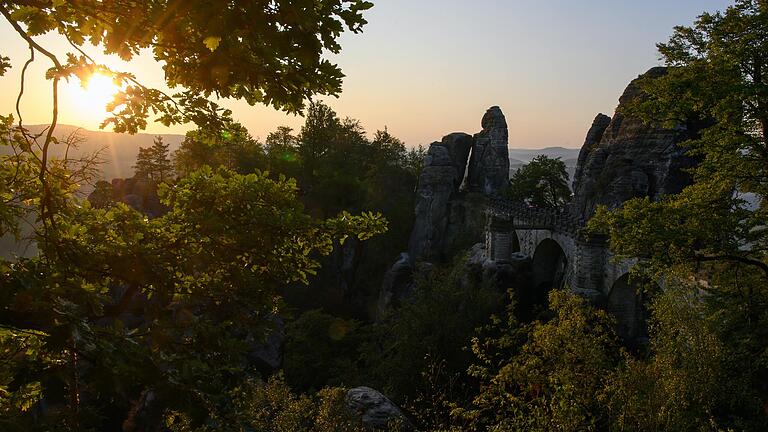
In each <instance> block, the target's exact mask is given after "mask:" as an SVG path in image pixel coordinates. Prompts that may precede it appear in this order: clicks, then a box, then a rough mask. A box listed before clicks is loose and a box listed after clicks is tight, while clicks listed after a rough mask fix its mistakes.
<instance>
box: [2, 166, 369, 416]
mask: <svg viewBox="0 0 768 432" xmlns="http://www.w3.org/2000/svg"><path fill="white" fill-rule="evenodd" d="M296 192H297V189H296V184H295V182H293V181H289V180H281V181H273V180H270V179H269V178H268V177H267V176H266V175H264V174H249V175H239V174H236V173H234V172H232V171H229V170H225V169H220V170H217V171H213V170H211V169H210V168H205V169H202V170H200V171H198V172H195V173H192V174H190V175H188V176H186V177H184V178H182V179H181V180H180V181H179V182H178V183H177V184H175V185H174V186H173V187H172V188H171V187H168V186H167V185H162V186H161V192H160V194H161V198H162V202H163V204H164V205H166V206H168V207H169V209H170V210H169V212H168V213H167V214H165V215H163V216H161V217H157V218H154V219H151V220H148V219H146V218H145V217H144V216H143V215H141V214H139V213H137V212H135V211H134V210H131V209H129V208H128V207H126V206H125V205H122V204H118V205H115V206H112V207H110V208H108V209H104V210H99V209H94V208H91V207H89V206H81V207H77V206H73V207H72V208H71V210H70V212H71V213H69V214H61V215H60V216H59V217H58V218H57V227H58V229H57V230H55V231H54V234H55V235H56V238H55V241H52V242H51V243H49V244H44V245H42V246H43V247H44V249H43V250H42V256H41V257H38V258H34V259H30V260H23V261H20V262H18V263H16V264H15V265H14V266H13V267H12V269H11V268H9V267H4V269H5V271H4V272H2V273H0V286H1V287H2V288H3V289H2V291H0V304H2V307H3V314H2V315H1V316H0V352H5V353H12V352H21V353H22V354H20V355H18V356H16V357H14V358H13V360H12V361H10V362H6V363H3V364H2V365H0V379H3V381H2V382H0V386H3V388H4V389H9V390H10V394H11V396H12V397H11V398H10V399H8V398H6V397H3V399H2V400H1V401H0V403H2V408H3V411H2V414H1V416H0V422H4V423H6V424H9V425H13V426H15V427H18V428H19V429H23V430H32V428H33V426H34V427H37V428H40V429H41V430H46V429H47V428H52V427H54V426H55V425H64V426H63V429H65V430H104V429H112V428H114V425H115V424H118V425H119V424H120V423H124V424H129V423H130V424H132V425H134V426H132V427H131V428H128V429H126V430H143V429H142V428H147V429H154V428H155V427H156V426H157V425H158V424H160V423H162V422H163V421H164V418H165V416H166V414H167V413H168V412H169V411H168V410H170V411H173V412H180V413H183V414H184V415H185V416H187V417H189V418H191V419H192V422H193V424H199V423H200V422H201V421H202V420H204V419H205V418H207V416H209V415H214V414H215V413H217V412H219V411H220V410H225V408H226V406H227V405H228V404H229V403H230V401H229V400H228V398H227V394H228V393H229V392H230V391H232V390H233V389H234V388H235V387H236V386H238V385H240V384H241V383H242V382H243V380H244V379H247V377H249V376H252V375H253V374H254V372H253V370H252V369H251V368H249V366H248V365H249V361H248V355H249V354H248V350H247V349H246V348H247V346H248V344H244V343H243V341H244V340H246V341H248V340H253V341H259V340H260V338H262V337H263V335H264V331H265V330H266V328H267V327H266V326H267V323H268V322H267V320H265V317H266V316H269V315H270V314H272V313H274V311H275V310H276V309H278V308H279V307H280V305H281V301H280V298H279V295H278V292H279V291H280V290H281V289H282V287H284V286H286V285H289V284H295V283H307V282H308V278H309V277H310V276H311V275H312V274H314V273H315V272H316V271H317V268H318V266H319V263H318V261H317V258H316V257H320V256H323V255H326V254H328V253H329V252H330V251H331V249H332V245H333V243H334V240H335V239H338V238H342V237H346V236H354V237H357V238H359V239H361V240H364V239H367V238H369V237H370V236H371V235H374V234H376V233H380V232H382V231H383V230H384V223H383V221H382V220H381V218H380V217H379V216H377V215H373V214H368V213H366V214H363V215H361V216H353V215H350V214H348V213H344V214H341V215H340V216H339V217H338V218H334V219H329V220H325V221H320V220H314V219H312V218H311V217H309V216H307V215H305V214H304V213H303V207H302V205H301V204H300V203H299V202H298V200H297V199H296ZM47 245H50V246H47ZM46 246H47V247H46ZM48 248H50V249H48ZM6 391H7V390H6ZM4 394H7V393H4ZM40 401H44V402H45V403H44V405H45V406H46V407H48V408H47V409H42V408H41V411H40V410H39V411H36V413H35V414H34V415H33V413H32V412H30V411H29V407H30V406H32V405H33V404H35V403H38V402H40ZM0 424H2V423H0ZM4 429H5V428H4Z"/></svg>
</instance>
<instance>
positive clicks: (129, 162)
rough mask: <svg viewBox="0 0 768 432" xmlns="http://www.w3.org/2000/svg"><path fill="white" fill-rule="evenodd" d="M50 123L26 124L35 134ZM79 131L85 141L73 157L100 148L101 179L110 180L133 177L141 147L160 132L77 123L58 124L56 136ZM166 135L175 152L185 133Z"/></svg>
mask: <svg viewBox="0 0 768 432" xmlns="http://www.w3.org/2000/svg"><path fill="white" fill-rule="evenodd" d="M46 127H47V125H32V126H27V129H29V130H30V131H31V132H32V133H39V132H41V131H43V130H44V129H45V128H46ZM76 131H78V132H79V134H80V135H81V136H82V137H83V138H84V139H85V141H84V142H83V143H82V144H81V145H80V147H79V148H77V149H71V150H70V152H69V155H70V157H82V156H85V155H89V154H93V153H95V152H98V151H101V158H102V159H103V160H104V163H103V164H102V165H101V167H100V168H101V169H100V171H101V178H102V179H105V180H111V179H113V178H124V177H131V176H133V165H134V164H135V163H136V156H137V155H138V154H139V147H149V146H151V145H152V142H153V141H154V139H155V137H156V136H158V134H146V133H139V134H136V135H129V134H118V133H114V132H106V131H90V130H86V129H82V128H78V127H77V126H71V125H58V126H56V132H55V135H56V137H57V138H59V140H62V139H63V138H65V137H67V136H69V135H70V134H72V133H74V132H76ZM159 135H160V136H162V137H163V142H165V143H166V144H170V151H171V153H173V152H174V151H175V150H177V149H178V148H179V145H180V144H181V142H182V141H183V140H184V135H176V134H159ZM65 151H66V147H65V146H63V145H56V146H53V148H52V149H51V153H50V154H51V155H52V156H54V157H61V156H63V155H64V152H65Z"/></svg>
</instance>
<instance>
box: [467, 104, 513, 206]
mask: <svg viewBox="0 0 768 432" xmlns="http://www.w3.org/2000/svg"><path fill="white" fill-rule="evenodd" d="M482 127H483V130H482V131H481V132H480V133H478V134H476V135H475V137H474V140H473V143H472V156H471V157H470V160H469V173H468V174H467V188H468V190H470V191H474V192H482V193H484V194H486V195H497V194H498V193H499V192H500V191H501V190H502V188H503V187H504V186H506V185H507V182H508V181H509V131H508V130H507V120H506V119H505V118H504V114H503V113H502V112H501V109H500V108H499V107H497V106H494V107H491V108H490V109H488V111H487V112H486V113H485V115H484V116H483V121H482Z"/></svg>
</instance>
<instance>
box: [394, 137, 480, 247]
mask: <svg viewBox="0 0 768 432" xmlns="http://www.w3.org/2000/svg"><path fill="white" fill-rule="evenodd" d="M471 148H472V137H471V136H469V135H467V134H464V133H453V134H450V135H447V136H445V137H444V138H443V140H442V141H441V142H435V143H432V144H431V145H430V146H429V151H428V152H427V157H426V158H425V160H424V168H423V169H422V171H421V175H420V176H419V185H418V187H417V190H416V196H417V198H416V211H415V213H416V214H415V216H416V218H415V221H414V225H413V231H412V232H411V240H410V245H409V248H408V249H409V253H410V257H411V259H414V260H427V261H429V260H431V259H433V258H435V257H436V256H437V255H439V254H440V251H442V250H444V247H445V232H446V229H447V228H448V223H449V218H450V216H451V213H452V208H453V207H455V206H456V203H455V200H456V199H457V197H458V192H459V187H460V186H461V182H462V180H463V179H464V173H465V170H466V166H467V158H468V157H469V151H470V149H471Z"/></svg>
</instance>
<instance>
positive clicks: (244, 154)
mask: <svg viewBox="0 0 768 432" xmlns="http://www.w3.org/2000/svg"><path fill="white" fill-rule="evenodd" d="M173 162H174V166H175V168H176V172H178V173H179V175H182V176H183V175H187V174H189V173H191V172H193V171H196V170H198V169H200V168H202V167H203V166H210V167H214V168H216V167H220V166H221V167H224V168H227V169H230V170H234V171H237V172H239V173H241V174H248V173H252V172H254V171H256V170H257V169H264V168H265V164H264V149H263V147H262V145H261V143H259V142H258V141H256V140H255V139H253V137H251V135H250V134H249V133H248V130H247V129H246V128H245V127H244V126H243V125H241V124H240V123H228V124H226V125H225V126H224V127H223V128H213V129H211V128H202V127H201V128H198V129H197V130H194V131H191V132H187V134H186V136H185V137H184V141H182V142H181V147H180V148H179V149H178V150H176V151H175V152H174V154H173Z"/></svg>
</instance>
